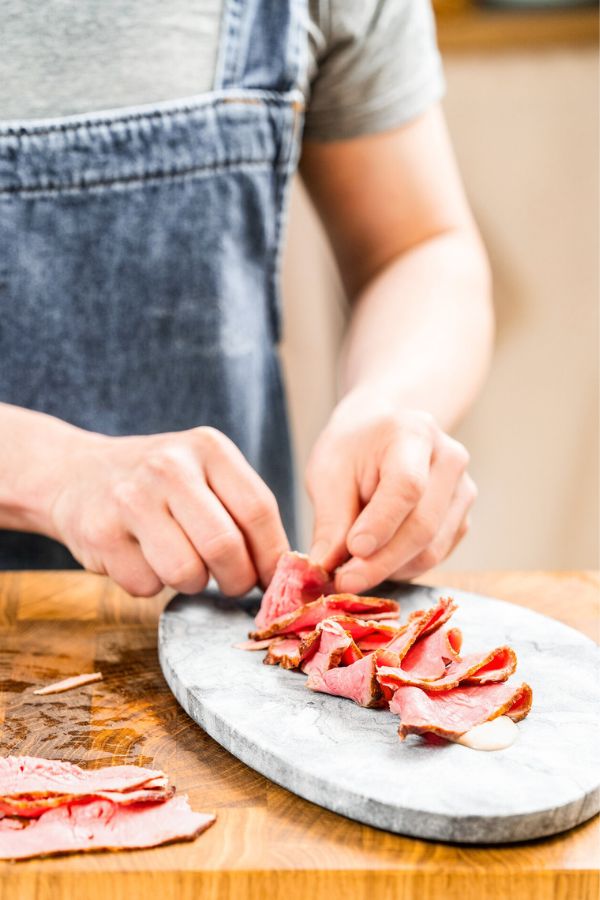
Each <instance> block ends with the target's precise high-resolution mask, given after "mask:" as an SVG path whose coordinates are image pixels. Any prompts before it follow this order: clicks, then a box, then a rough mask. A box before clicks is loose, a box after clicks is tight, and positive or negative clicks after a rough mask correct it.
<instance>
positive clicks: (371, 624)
mask: <svg viewBox="0 0 600 900" xmlns="http://www.w3.org/2000/svg"><path fill="white" fill-rule="evenodd" d="M327 621H328V622H339V624H340V625H341V626H342V628H343V629H344V631H347V632H348V633H349V634H350V635H351V636H352V637H353V639H354V640H355V641H356V644H357V645H358V647H359V648H360V649H361V650H365V651H369V650H377V649H379V648H380V647H385V646H387V644H389V642H390V641H391V639H392V638H393V637H395V636H396V635H397V634H398V632H399V631H400V627H399V626H396V625H390V624H388V623H387V622H380V621H374V620H373V619H360V618H356V616H350V615H346V616H332V617H331V618H330V619H328V620H327Z"/></svg>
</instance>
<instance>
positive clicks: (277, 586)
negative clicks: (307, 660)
mask: <svg viewBox="0 0 600 900" xmlns="http://www.w3.org/2000/svg"><path fill="white" fill-rule="evenodd" d="M332 591H333V582H332V580H331V576H330V574H329V572H327V571H326V570H325V569H323V568H322V566H317V565H315V564H314V563H312V562H311V561H310V559H309V558H308V556H305V555H304V554H303V553H295V552H289V553H282V554H281V556H280V557H279V561H278V563H277V567H276V569H275V574H274V575H273V578H272V579H271V583H270V584H269V587H268V588H267V590H266V591H265V593H264V594H263V598H262V601H261V604H260V609H259V611H258V613H257V616H256V619H255V624H256V629H257V631H264V630H265V629H266V628H267V627H268V626H269V625H270V624H271V623H272V622H274V621H275V619H278V618H280V617H281V616H284V615H287V614H288V613H291V612H293V610H295V609H297V608H298V607H299V606H303V605H304V604H305V603H310V602H311V601H312V600H316V599H317V598H318V597H321V596H322V595H323V594H329V593H331V592H332Z"/></svg>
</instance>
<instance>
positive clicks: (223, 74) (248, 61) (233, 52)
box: [214, 0, 308, 92]
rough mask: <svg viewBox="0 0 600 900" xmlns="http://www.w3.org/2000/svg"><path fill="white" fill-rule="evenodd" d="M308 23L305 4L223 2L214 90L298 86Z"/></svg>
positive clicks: (301, 0) (298, 0) (297, 0)
mask: <svg viewBox="0 0 600 900" xmlns="http://www.w3.org/2000/svg"><path fill="white" fill-rule="evenodd" d="M307 25H308V11H307V5H306V0H225V3H224V9H223V18H222V22H221V37H220V50H219V59H218V62H217V70H216V76H215V84H214V88H215V90H223V89H227V88H242V89H246V90H264V91H277V92H287V91H291V90H293V89H294V88H296V87H298V85H299V83H300V81H301V79H302V78H303V75H304V68H305V65H306V63H305V55H306V41H307Z"/></svg>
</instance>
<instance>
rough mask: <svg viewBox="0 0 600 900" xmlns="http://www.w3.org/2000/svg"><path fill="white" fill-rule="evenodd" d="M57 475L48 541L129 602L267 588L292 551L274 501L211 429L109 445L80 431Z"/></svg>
mask: <svg viewBox="0 0 600 900" xmlns="http://www.w3.org/2000/svg"><path fill="white" fill-rule="evenodd" d="M69 441H70V443H69V445H68V446H67V448H66V451H65V452H63V462H61V463H60V464H59V466H58V469H57V470H55V471H54V474H53V482H54V484H55V485H56V489H55V490H54V492H53V496H52V498H51V502H50V503H49V504H48V507H49V514H48V526H47V528H46V529H45V530H46V532H47V533H48V534H50V535H51V536H52V537H55V538H57V540H60V541H62V542H63V543H64V544H66V545H67V547H68V548H69V549H70V550H71V552H72V553H73V555H74V556H75V557H76V558H77V559H78V560H79V562H80V563H81V564H82V565H83V566H84V567H85V568H86V569H89V570H90V571H92V572H99V573H101V574H107V575H110V576H111V578H113V579H114V581H116V582H117V583H118V584H120V585H121V587H123V588H124V589H125V590H126V591H128V592H129V593H130V594H134V595H136V596H143V597H148V596H153V595H154V594H156V593H157V592H158V591H159V590H160V589H161V588H162V587H163V586H164V585H169V586H170V587H172V588H175V589H176V590H178V591H181V592H183V593H195V592H197V591H200V590H202V589H203V588H204V587H205V586H206V583H207V581H208V578H209V574H212V575H213V576H214V578H215V579H216V581H217V582H218V584H219V587H220V588H221V590H222V591H223V593H225V594H229V595H237V594H243V593H245V592H246V591H248V590H250V588H252V587H253V586H254V585H255V584H256V583H257V581H259V580H260V581H261V582H262V584H263V585H266V584H268V582H269V580H270V578H271V575H272V574H273V570H274V568H275V564H276V562H277V559H278V557H279V555H280V553H282V552H283V551H284V550H287V549H288V541H287V538H286V535H285V532H284V529H283V525H282V524H281V519H280V516H279V511H278V508H277V502H276V500H275V497H274V496H273V494H272V493H271V491H270V490H269V488H268V487H267V486H266V485H265V484H264V482H263V481H262V480H261V479H260V478H259V476H258V475H257V474H256V472H254V470H253V469H252V468H251V467H250V465H249V464H248V463H247V462H246V460H245V459H244V457H243V455H242V454H241V452H240V451H239V450H238V449H237V447H236V446H235V445H234V444H233V443H232V441H230V440H229V439H228V438H227V437H225V435H223V434H221V433H220V432H219V431H216V430H215V429H213V428H205V427H200V428H193V429H191V430H189V431H182V432H178V433H170V434H157V435H149V436H134V437H105V436H103V435H95V434H90V433H88V432H82V431H79V430H76V431H75V430H74V431H73V434H72V435H71V436H70V438H69Z"/></svg>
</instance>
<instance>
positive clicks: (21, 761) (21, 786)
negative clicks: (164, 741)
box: [0, 756, 168, 799]
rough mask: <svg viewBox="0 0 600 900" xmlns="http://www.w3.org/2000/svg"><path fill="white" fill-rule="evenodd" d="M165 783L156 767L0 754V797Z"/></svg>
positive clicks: (92, 791) (79, 793)
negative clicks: (88, 765)
mask: <svg viewBox="0 0 600 900" xmlns="http://www.w3.org/2000/svg"><path fill="white" fill-rule="evenodd" d="M148 784H151V785H152V787H165V786H166V785H167V784H168V778H167V776H166V775H165V773H164V772H160V771H157V770H156V769H144V768H142V767H141V766H105V767H104V768H101V769H88V770H85V769H81V768H80V767H79V766H76V765H73V763H69V762H63V761H61V760H52V759H39V758H37V757H35V756H7V757H0V797H1V798H3V799H6V798H7V797H34V798H38V797H50V796H56V795H64V794H68V795H73V796H90V795H97V794H98V792H99V791H119V792H124V791H131V790H137V789H139V788H142V787H147V786H148Z"/></svg>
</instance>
